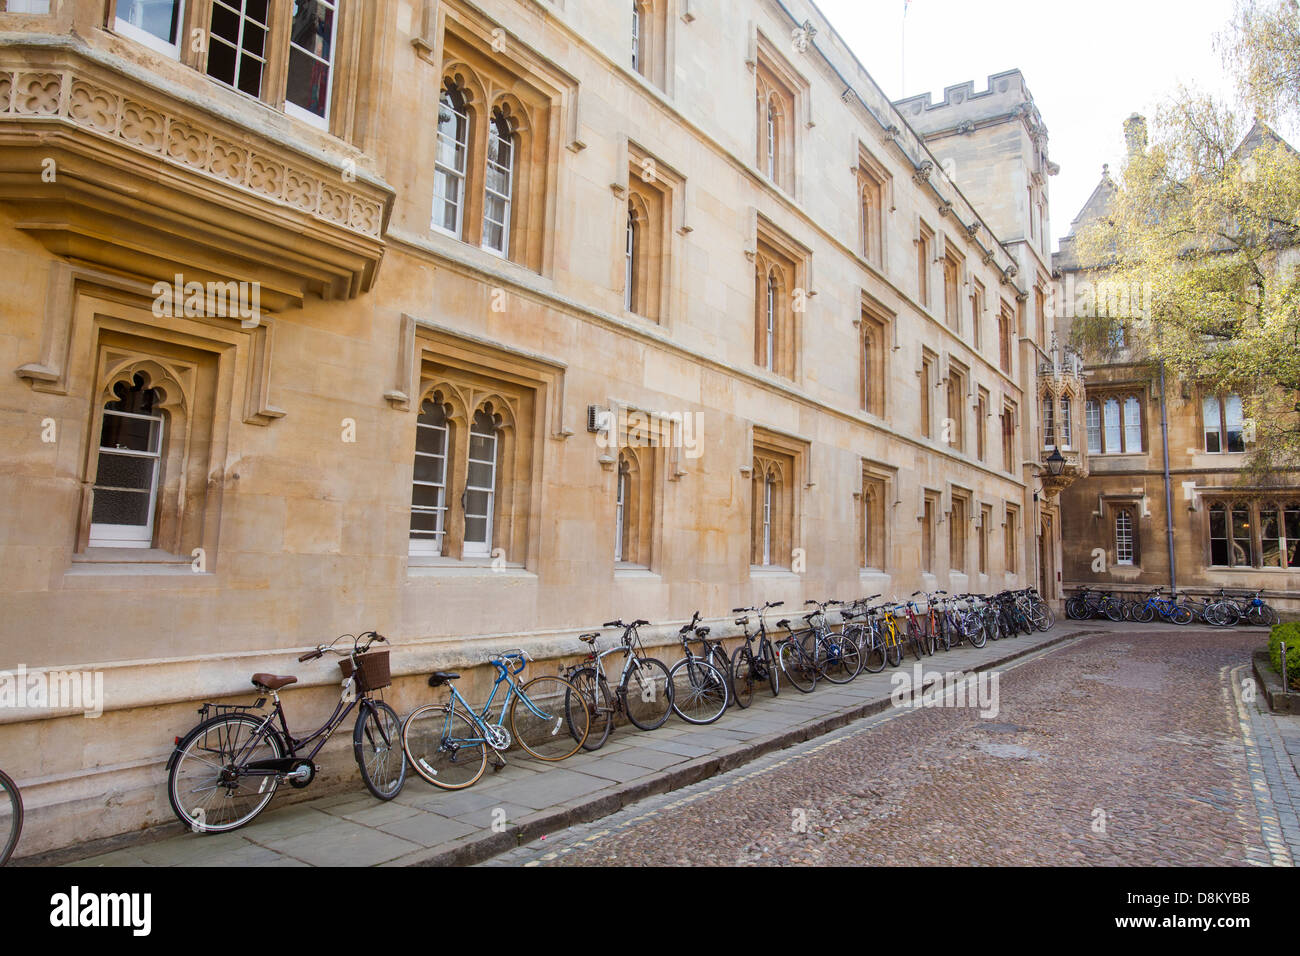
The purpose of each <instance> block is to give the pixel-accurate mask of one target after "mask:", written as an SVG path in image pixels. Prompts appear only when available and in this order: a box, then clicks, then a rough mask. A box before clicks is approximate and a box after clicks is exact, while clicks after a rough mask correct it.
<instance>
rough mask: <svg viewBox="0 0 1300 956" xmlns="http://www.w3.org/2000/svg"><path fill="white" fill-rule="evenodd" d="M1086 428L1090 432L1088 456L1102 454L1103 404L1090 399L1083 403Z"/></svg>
mask: <svg viewBox="0 0 1300 956" xmlns="http://www.w3.org/2000/svg"><path fill="white" fill-rule="evenodd" d="M1083 418H1084V426H1085V428H1086V430H1087V432H1088V454H1090V455H1100V454H1101V403H1100V402H1098V401H1097V400H1096V399H1095V398H1090V399H1088V400H1087V401H1086V402H1084V403H1083Z"/></svg>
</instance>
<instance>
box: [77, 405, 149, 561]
mask: <svg viewBox="0 0 1300 956" xmlns="http://www.w3.org/2000/svg"><path fill="white" fill-rule="evenodd" d="M103 414H104V416H105V417H107V416H109V415H112V416H114V417H115V418H134V419H139V420H142V421H150V422H155V423H156V424H157V429H158V430H157V434H156V440H155V442H154V446H155V447H154V449H153V450H152V451H138V450H135V449H128V448H105V447H104V446H103V445H102V444H101V445H100V446H99V454H98V456H97V457H96V459H95V473H96V483H95V485H94V486H93V487H94V490H95V491H101V490H103V491H115V490H121V491H127V492H130V493H132V494H139V493H140V491H141V489H139V488H123V489H117V488H112V487H104V486H101V485H100V484H98V474H99V459H100V458H102V457H103V456H104V455H105V454H108V455H115V456H117V457H119V458H148V459H152V461H153V475H152V477H151V478H150V480H149V521H148V523H146V524H143V525H135V524H105V523H94V524H91V526H90V539H89V542H88V545H89V547H92V548H150V547H152V546H153V526H154V520H155V518H156V516H157V513H158V473H159V472H160V471H161V470H162V447H163V429H164V427H165V422H164V421H163V416H162V415H161V414H158V415H141V414H139V413H136V412H119V411H115V410H113V409H108V408H106V409H104V411H103ZM100 436H101V441H102V436H103V423H102V421H101V423H100Z"/></svg>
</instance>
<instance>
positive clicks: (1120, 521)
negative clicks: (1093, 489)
mask: <svg viewBox="0 0 1300 956" xmlns="http://www.w3.org/2000/svg"><path fill="white" fill-rule="evenodd" d="M1133 531H1134V529H1133V512H1132V511H1130V510H1129V509H1128V508H1119V509H1118V510H1116V512H1115V563H1116V564H1117V565H1120V566H1121V567H1130V568H1131V567H1132V566H1133V555H1134V552H1133Z"/></svg>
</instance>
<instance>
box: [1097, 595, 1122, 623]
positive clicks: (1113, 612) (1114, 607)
mask: <svg viewBox="0 0 1300 956" xmlns="http://www.w3.org/2000/svg"><path fill="white" fill-rule="evenodd" d="M1102 610H1103V611H1104V612H1105V614H1106V618H1107V620H1110V621H1114V622H1115V623H1116V624H1118V623H1119V622H1120V621H1122V620H1124V605H1122V604H1121V603H1120V602H1119V601H1115V600H1110V599H1108V600H1107V601H1106V603H1105V604H1103V605H1102Z"/></svg>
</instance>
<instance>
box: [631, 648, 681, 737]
mask: <svg viewBox="0 0 1300 956" xmlns="http://www.w3.org/2000/svg"><path fill="white" fill-rule="evenodd" d="M650 671H655V672H656V673H655V674H654V675H652V676H651V675H648V673H647V674H643V672H650ZM619 690H620V692H621V693H622V695H623V706H624V708H625V709H626V710H627V719H628V720H630V721H632V723H633V724H635V725H636V726H637V727H638V728H639V729H641V730H658V729H659V728H660V727H662V726H663V725H664V724H665V723H666V722H667V720H668V717H669V716H670V715H671V714H672V712H673V682H672V681H671V680H670V679H669V677H668V668H667V667H665V666H664V664H663V661H660V660H657V659H655V658H653V657H638V658H636V663H635V664H634V665H633V666H632V669H631V670H629V671H628V674H627V680H625V681H624V682H623V684H622V686H621V687H620V688H619ZM661 702H662V703H663V706H662V707H661V706H660V704H661ZM643 704H651V705H653V706H650V707H644V706H641V705H643ZM634 705H635V706H634Z"/></svg>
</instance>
